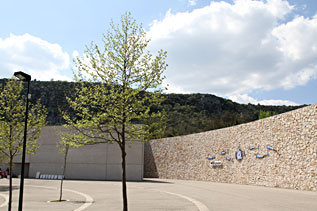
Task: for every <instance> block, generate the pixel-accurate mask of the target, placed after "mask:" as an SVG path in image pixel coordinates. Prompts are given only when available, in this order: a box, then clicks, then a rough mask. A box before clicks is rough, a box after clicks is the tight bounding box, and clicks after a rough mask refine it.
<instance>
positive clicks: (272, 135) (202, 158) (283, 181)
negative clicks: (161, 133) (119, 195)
mask: <svg viewBox="0 0 317 211" xmlns="http://www.w3.org/2000/svg"><path fill="white" fill-rule="evenodd" d="M267 146H270V147H273V148H274V149H276V150H277V152H276V151H273V150H269V149H267ZM250 147H255V149H253V150H250V149H249V148H250ZM238 148H240V149H241V150H242V151H244V152H245V156H244V157H243V159H242V160H241V161H238V160H237V159H236V158H235V152H237V150H238ZM222 151H225V152H228V153H227V154H225V155H221V152H222ZM268 153H269V156H267V157H264V158H262V159H260V158H256V154H258V155H267V154H268ZM279 154H280V155H279ZM208 156H210V157H213V156H214V157H216V158H215V159H213V160H208V159H207V157H208ZM226 157H228V158H231V159H232V158H233V160H234V161H233V162H232V161H228V160H226ZM212 161H221V162H222V165H221V166H212V165H211V164H210V163H211V162H212ZM144 162H145V167H144V168H145V169H144V174H145V175H144V176H145V177H159V178H170V179H186V180H187V179H188V180H207V181H214V182H224V183H236V184H251V185H263V186H269V187H281V188H292V189H299V190H312V191H317V105H311V106H307V107H304V108H301V109H297V110H294V111H291V112H287V113H284V114H281V115H276V116H273V117H270V118H266V119H262V120H258V121H254V122H251V123H247V124H242V125H238V126H234V127H229V128H224V129H219V130H213V131H208V132H203V133H198V134H192V135H187V136H179V137H173V138H164V139H159V140H152V141H151V142H148V143H146V145H145V157H144Z"/></svg>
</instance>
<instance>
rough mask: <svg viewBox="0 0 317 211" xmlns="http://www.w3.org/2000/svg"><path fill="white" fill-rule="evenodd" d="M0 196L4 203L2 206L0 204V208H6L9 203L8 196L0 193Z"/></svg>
mask: <svg viewBox="0 0 317 211" xmlns="http://www.w3.org/2000/svg"><path fill="white" fill-rule="evenodd" d="M0 196H2V197H3V198H4V202H3V203H2V204H0V207H4V206H7V205H8V203H9V196H8V195H5V194H2V193H0Z"/></svg>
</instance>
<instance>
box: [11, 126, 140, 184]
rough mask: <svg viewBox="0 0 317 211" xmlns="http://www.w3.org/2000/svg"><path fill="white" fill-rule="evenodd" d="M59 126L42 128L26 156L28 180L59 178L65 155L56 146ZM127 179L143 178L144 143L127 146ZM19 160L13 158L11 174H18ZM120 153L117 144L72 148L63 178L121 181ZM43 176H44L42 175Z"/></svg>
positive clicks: (136, 142) (61, 128) (137, 179)
mask: <svg viewBox="0 0 317 211" xmlns="http://www.w3.org/2000/svg"><path fill="white" fill-rule="evenodd" d="M62 130H63V131H65V128H63V127H62V126H46V127H44V128H43V129H42V132H41V134H40V137H39V140H38V143H39V144H40V147H39V149H38V150H37V151H36V154H35V155H27V156H26V165H25V176H26V177H29V178H47V179H48V178H49V179H54V178H58V177H57V176H58V175H62V170H63V169H62V167H63V163H64V154H62V153H60V152H59V149H58V147H57V144H58V142H59V141H60V137H59V131H62ZM126 151H127V157H126V169H127V179H128V180H135V181H140V180H142V179H143V163H144V162H143V159H144V147H143V143H141V142H138V141H135V142H133V145H132V147H129V146H127V147H126ZM20 169H21V157H16V158H15V159H14V171H13V174H15V175H20ZM121 174H122V170H121V150H120V148H119V146H118V144H117V143H113V144H97V145H89V146H83V147H80V148H72V149H70V150H69V152H68V156H67V167H66V173H65V178H66V179H84V180H85V179H87V180H121V177H122V176H121ZM43 175H44V176H43Z"/></svg>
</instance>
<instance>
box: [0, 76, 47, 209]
mask: <svg viewBox="0 0 317 211" xmlns="http://www.w3.org/2000/svg"><path fill="white" fill-rule="evenodd" d="M22 90H23V85H22V82H20V81H17V80H9V81H8V82H7V84H6V85H5V86H4V87H3V88H1V93H0V152H1V156H4V157H5V159H6V160H7V161H8V162H9V169H10V182H9V184H10V185H9V203H8V210H11V203H12V166H13V159H14V157H16V156H17V155H20V152H22V149H23V140H24V124H25V100H24V99H23V98H24V96H25V94H23V93H22ZM46 115H47V114H46V109H45V108H44V107H43V106H42V105H41V104H40V103H39V102H38V103H36V104H30V105H29V115H28V122H27V124H28V131H27V143H26V152H27V153H29V154H33V153H35V151H36V150H37V148H38V144H37V139H38V138H39V134H40V132H41V129H42V128H43V127H44V126H45V122H46V121H45V120H46Z"/></svg>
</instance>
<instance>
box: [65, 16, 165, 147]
mask: <svg viewBox="0 0 317 211" xmlns="http://www.w3.org/2000/svg"><path fill="white" fill-rule="evenodd" d="M102 41H103V45H101V46H98V45H96V44H94V43H91V45H90V46H89V47H87V48H86V51H85V54H84V55H83V57H79V58H77V59H76V60H75V66H76V69H77V70H78V73H77V74H75V76H74V78H75V80H76V81H78V82H80V83H81V84H82V86H81V88H80V89H78V90H77V95H76V98H75V99H70V98H68V99H67V101H68V103H69V105H70V107H71V109H72V110H74V111H75V113H76V116H75V117H71V116H70V115H68V114H66V113H64V118H65V120H66V122H67V124H68V125H69V126H71V127H73V128H76V130H77V132H78V133H77V135H76V136H77V137H76V139H77V140H81V141H87V140H84V138H83V137H89V138H90V139H92V140H94V141H96V142H98V143H99V142H100V141H104V142H112V141H115V142H117V143H119V144H120V145H121V146H122V145H123V144H124V142H125V140H126V138H129V139H130V140H144V141H145V140H148V139H149V138H151V137H153V134H156V136H157V135H158V134H159V133H161V132H162V128H164V127H163V126H162V125H161V123H163V122H164V121H163V120H164V115H163V114H164V113H163V112H161V111H159V110H156V111H154V110H153V109H151V108H152V107H154V106H157V105H159V104H161V103H162V101H163V99H164V98H163V96H162V95H161V94H162V91H163V88H162V86H161V84H162V81H163V80H164V78H165V77H164V76H163V72H164V70H165V69H166V68H167V64H166V62H165V59H166V57H167V53H166V52H165V51H163V50H160V51H159V52H158V53H157V55H156V56H155V57H153V55H151V54H150V53H149V52H147V51H146V47H147V45H148V43H149V40H148V39H147V38H146V33H145V31H144V29H143V28H142V25H138V24H137V23H136V21H135V19H134V18H132V16H131V14H130V13H125V14H124V15H122V17H121V23H120V24H118V25H116V24H114V23H113V22H111V23H110V29H109V30H108V31H107V33H106V34H104V37H103V40H102ZM86 82H89V83H86ZM149 120H152V121H149ZM154 120H155V121H154ZM155 128H156V129H155ZM151 134H152V135H151ZM79 136H83V137H79Z"/></svg>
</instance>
